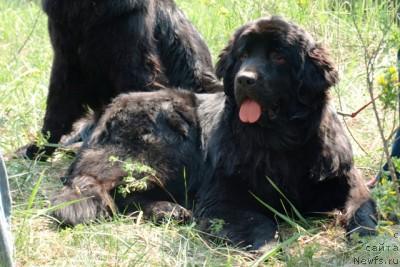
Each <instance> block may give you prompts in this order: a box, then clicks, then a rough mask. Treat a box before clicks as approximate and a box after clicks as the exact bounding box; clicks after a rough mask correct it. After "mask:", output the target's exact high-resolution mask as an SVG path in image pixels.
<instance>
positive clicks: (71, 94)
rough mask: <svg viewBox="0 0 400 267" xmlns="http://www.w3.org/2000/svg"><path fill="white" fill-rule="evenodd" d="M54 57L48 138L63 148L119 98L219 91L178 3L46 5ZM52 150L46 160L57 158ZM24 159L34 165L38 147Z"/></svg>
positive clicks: (106, 0)
mask: <svg viewBox="0 0 400 267" xmlns="http://www.w3.org/2000/svg"><path fill="white" fill-rule="evenodd" d="M42 4H43V10H44V11H45V12H46V14H47V15H48V26H49V34H50V38H51V42H52V45H53V50H54V60H53V66H52V72H51V79H50V87H49V93H48V98H47V109H46V115H45V118H44V125H43V128H42V133H43V134H44V136H46V137H47V136H48V135H50V136H48V141H49V142H50V143H57V142H58V141H59V140H60V138H61V136H62V135H64V134H66V133H68V132H69V131H70V130H71V126H72V124H73V122H74V121H76V120H77V119H79V118H80V117H82V116H83V115H84V113H85V111H86V107H89V108H91V109H93V110H94V111H96V112H97V114H100V113H101V112H102V110H103V107H104V106H105V105H107V104H109V102H110V100H111V99H112V98H113V97H115V96H117V95H118V94H119V93H123V92H130V91H149V90H156V89H158V87H157V86H154V85H157V84H159V85H160V87H161V86H162V85H164V86H167V87H169V86H173V87H183V88H187V89H190V90H193V91H195V92H211V91H215V90H218V88H220V87H221V86H220V85H219V83H218V81H217V79H216V77H215V75H214V70H213V67H212V62H211V56H210V53H209V51H208V48H207V46H206V45H205V43H204V42H203V40H202V38H201V36H200V34H199V33H198V32H197V31H196V29H195V28H194V27H193V25H192V24H191V23H190V22H189V21H188V20H187V18H186V17H185V15H184V14H183V13H182V12H181V11H180V10H179V9H178V8H177V7H176V6H175V3H174V2H173V0H164V1H156V0H120V1H113V0H95V1H93V0H90V1H89V0H43V3H42ZM53 150H54V149H53V148H52V147H47V148H46V152H47V154H48V155H49V154H51V153H52V152H53ZM19 153H21V154H24V155H26V156H27V157H29V158H32V157H34V156H35V155H36V154H37V153H38V147H36V146H35V145H31V146H28V147H26V148H24V149H22V150H21V151H20V152H19Z"/></svg>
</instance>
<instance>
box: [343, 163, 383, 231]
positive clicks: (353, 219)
mask: <svg viewBox="0 0 400 267" xmlns="http://www.w3.org/2000/svg"><path fill="white" fill-rule="evenodd" d="M349 177H350V179H349V183H350V191H349V197H348V200H347V202H346V206H345V213H344V219H345V225H346V232H347V236H351V235H352V234H353V233H358V234H359V235H360V236H369V235H375V234H376V225H377V222H378V214H377V210H376V204H375V202H374V201H373V200H372V199H371V197H370V192H369V190H368V188H367V186H366V185H365V183H364V181H363V179H362V177H361V175H360V174H359V172H358V171H357V170H352V171H351V172H350V176H349Z"/></svg>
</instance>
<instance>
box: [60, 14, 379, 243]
mask: <svg viewBox="0 0 400 267" xmlns="http://www.w3.org/2000/svg"><path fill="white" fill-rule="evenodd" d="M217 73H218V75H219V76H220V77H223V80H224V86H225V94H224V93H215V94H202V95H196V94H192V93H189V92H182V91H160V92H154V93H131V94H126V95H122V96H120V97H118V98H116V99H115V100H114V102H113V103H112V104H111V105H110V106H109V108H108V109H107V111H106V113H105V114H104V116H103V117H102V118H101V119H100V121H99V123H98V125H97V127H96V129H95V131H94V133H93V135H92V136H91V137H90V140H89V141H88V143H87V144H86V146H85V147H84V148H83V149H82V150H81V152H80V153H79V155H78V158H77V159H76V161H75V162H74V163H73V164H72V166H71V167H70V170H69V172H68V174H67V176H66V177H65V180H64V182H65V187H64V188H63V190H62V192H61V193H60V194H58V195H57V196H56V197H55V199H54V201H53V203H54V204H61V203H64V202H67V201H75V202H73V204H72V205H69V206H66V207H63V208H61V209H59V210H57V211H56V213H55V216H56V217H57V218H59V219H60V220H61V221H63V222H64V223H67V224H72V225H74V224H77V223H81V222H87V221H91V220H94V219H96V218H99V217H106V216H108V215H109V214H112V213H114V212H116V211H117V209H119V210H121V211H133V210H137V209H138V208H140V209H142V210H143V211H144V214H145V215H146V216H147V217H155V218H156V219H157V220H159V219H161V218H163V216H165V215H167V214H171V215H172V216H173V217H174V218H176V219H181V220H187V219H188V218H189V217H190V215H191V213H190V211H189V210H188V209H192V211H194V215H195V217H196V219H200V221H201V222H204V221H207V220H203V219H215V218H217V219H221V220H223V223H222V229H220V231H219V233H218V235H220V236H223V237H227V238H228V239H229V240H231V241H232V242H233V243H235V244H240V245H242V246H250V248H251V249H259V248H261V247H262V246H263V245H264V244H266V243H268V242H270V241H273V240H274V236H275V233H276V230H277V223H276V221H275V220H274V219H273V218H274V213H273V212H271V209H270V208H267V207H266V206H265V205H264V204H263V202H264V203H265V204H267V205H269V206H270V207H272V208H273V209H275V210H276V211H278V212H281V213H283V214H286V212H290V210H291V205H294V206H295V207H296V208H297V210H299V211H300V212H301V213H302V214H309V215H312V214H316V213H321V212H328V211H332V210H335V209H339V210H341V211H342V212H343V218H344V224H345V227H346V230H347V233H348V234H350V233H352V232H358V233H360V234H361V235H367V234H373V233H374V231H375V226H376V219H375V214H376V210H375V204H374V202H373V201H372V200H371V198H370V195H369V191H368V189H367V188H366V186H365V185H364V182H363V179H362V177H361V176H360V174H359V172H358V171H357V170H356V168H355V167H354V164H353V154H352V150H351V146H350V143H349V141H348V139H347V137H346V135H345V133H344V130H343V128H342V126H341V124H340V122H339V120H338V118H337V116H336V114H335V112H334V111H333V110H332V108H331V107H330V106H329V101H328V89H329V88H330V87H331V86H333V85H334V84H335V83H336V82H337V80H338V74H337V72H336V70H335V68H334V66H333V65H332V63H331V61H330V59H329V58H328V55H327V52H326V51H325V50H324V49H323V48H322V47H321V46H320V45H319V44H317V43H316V42H314V41H313V39H312V38H311V37H310V36H309V35H308V34H307V33H306V32H304V31H303V30H302V29H300V28H299V27H297V26H296V25H294V24H292V23H288V22H286V21H284V20H283V19H281V18H279V17H272V18H263V19H259V20H256V21H254V22H250V23H248V24H246V25H244V26H243V27H241V28H240V29H238V30H237V32H236V33H235V35H234V37H233V39H232V40H231V41H230V43H229V45H228V46H227V47H226V48H225V49H224V51H223V52H222V54H221V55H220V60H219V62H218V64H217ZM127 164H128V165H130V166H131V168H126V165H127ZM135 164H136V168H135V167H134V165H135ZM142 164H144V165H146V166H149V167H148V168H147V169H146V168H143V166H141V165H142ZM124 177H125V178H124ZM126 177H128V178H130V179H126ZM132 177H134V178H136V180H132ZM268 178H269V179H268ZM140 182H142V183H143V182H144V184H142V185H141V186H139V185H140ZM274 186H276V187H277V188H278V189H279V190H280V191H281V192H282V193H283V195H284V196H285V197H284V196H283V195H281V194H280V193H279V192H278V190H277V188H274ZM115 188H118V189H117V190H115ZM121 192H125V194H122V193H121ZM76 200H80V201H79V202H76ZM71 203H72V202H71ZM193 204H194V205H193ZM201 225H203V226H206V227H208V226H209V225H208V224H207V223H205V224H204V223H201ZM214 230H215V229H214ZM214 234H215V233H214Z"/></svg>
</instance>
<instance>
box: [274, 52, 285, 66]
mask: <svg viewBox="0 0 400 267" xmlns="http://www.w3.org/2000/svg"><path fill="white" fill-rule="evenodd" d="M270 57H271V60H272V61H273V62H274V63H275V64H278V65H282V64H285V63H286V58H285V57H284V56H283V55H282V54H280V53H278V52H272V53H271V54H270Z"/></svg>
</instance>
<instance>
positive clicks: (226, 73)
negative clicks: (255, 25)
mask: <svg viewBox="0 0 400 267" xmlns="http://www.w3.org/2000/svg"><path fill="white" fill-rule="evenodd" d="M248 27H249V25H244V26H242V27H240V28H239V29H238V30H237V31H236V32H235V34H234V35H233V37H232V38H231V39H230V40H229V43H228V45H227V46H226V47H225V48H224V49H223V50H222V52H221V53H220V54H219V56H218V62H217V64H216V66H215V73H216V75H217V77H218V78H219V79H223V82H224V88H225V94H226V95H232V94H233V81H234V77H233V75H234V73H233V72H234V70H233V68H234V66H235V61H236V60H237V59H236V57H237V55H236V54H235V49H237V46H238V45H239V43H240V42H241V40H240V38H241V35H242V33H243V32H244V31H245V30H246V29H247V28H248Z"/></svg>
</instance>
